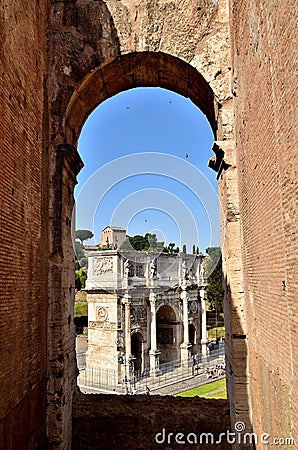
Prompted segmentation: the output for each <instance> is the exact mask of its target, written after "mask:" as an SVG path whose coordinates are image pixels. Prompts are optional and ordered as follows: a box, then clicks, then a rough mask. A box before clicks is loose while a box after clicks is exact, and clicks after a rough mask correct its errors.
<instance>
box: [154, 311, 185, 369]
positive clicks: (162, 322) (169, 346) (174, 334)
mask: <svg viewBox="0 0 298 450" xmlns="http://www.w3.org/2000/svg"><path fill="white" fill-rule="evenodd" d="M179 325H180V328H181V324H180V323H179V322H177V320H176V314H175V311H174V310H173V308H172V307H171V306H169V305H164V306H161V307H160V308H159V310H158V311H157V314H156V329H157V331H156V335H157V348H158V350H159V351H160V352H161V353H160V357H159V360H160V362H161V363H166V362H170V361H175V360H177V359H179V344H180V342H178V335H179V330H178V327H179Z"/></svg>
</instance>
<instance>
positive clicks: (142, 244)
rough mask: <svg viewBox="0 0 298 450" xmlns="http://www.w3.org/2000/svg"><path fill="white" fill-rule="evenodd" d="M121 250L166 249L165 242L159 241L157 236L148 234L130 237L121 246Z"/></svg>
mask: <svg viewBox="0 0 298 450" xmlns="http://www.w3.org/2000/svg"><path fill="white" fill-rule="evenodd" d="M120 249H121V250H137V251H160V252H162V251H163V249H164V242H159V241H158V240H157V237H156V234H151V233H146V234H145V236H141V235H140V234H136V235H135V236H129V237H127V238H126V240H125V241H124V242H123V243H122V244H121V246H120Z"/></svg>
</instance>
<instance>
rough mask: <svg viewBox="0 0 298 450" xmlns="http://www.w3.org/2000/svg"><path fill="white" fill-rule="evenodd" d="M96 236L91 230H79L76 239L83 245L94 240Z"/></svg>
mask: <svg viewBox="0 0 298 450" xmlns="http://www.w3.org/2000/svg"><path fill="white" fill-rule="evenodd" d="M93 236H94V234H93V233H92V231H89V230H77V231H76V239H79V241H81V244H82V245H83V242H84V241H86V240H87V239H91V238H93Z"/></svg>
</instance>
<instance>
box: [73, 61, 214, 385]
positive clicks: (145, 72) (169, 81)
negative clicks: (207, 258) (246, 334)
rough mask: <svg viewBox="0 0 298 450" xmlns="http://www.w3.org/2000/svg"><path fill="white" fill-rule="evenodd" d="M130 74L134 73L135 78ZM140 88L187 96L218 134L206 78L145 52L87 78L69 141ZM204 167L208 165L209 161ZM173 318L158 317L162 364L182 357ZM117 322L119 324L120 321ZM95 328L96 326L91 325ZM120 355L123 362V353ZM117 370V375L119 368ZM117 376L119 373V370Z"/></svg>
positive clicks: (77, 97)
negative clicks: (95, 114)
mask: <svg viewBox="0 0 298 450" xmlns="http://www.w3.org/2000/svg"><path fill="white" fill-rule="evenodd" d="M149 66H150V71H149ZM131 71H132V72H133V76H132V78H131ZM177 73H179V77H177ZM140 86H153V87H157V86H162V87H166V88H167V89H168V90H170V91H172V92H176V93H178V94H182V95H183V96H184V97H189V98H191V100H192V102H193V103H194V104H195V105H196V106H198V107H199V108H200V110H201V111H203V112H204V113H205V114H206V116H207V118H208V120H209V124H210V125H211V128H212V131H213V134H216V129H217V122H216V113H215V111H217V109H216V103H215V101H214V97H213V93H212V90H211V89H210V87H209V85H208V84H207V83H206V81H205V80H204V79H203V77H202V76H201V75H200V74H199V73H198V72H197V71H196V70H195V69H194V68H192V67H191V66H189V65H188V64H186V63H184V62H183V61H181V60H179V59H177V58H174V57H171V56H169V55H165V54H162V53H158V54H153V53H149V52H148V53H147V52H146V53H144V54H130V55H125V56H123V57H121V58H117V59H115V60H113V61H111V62H109V63H107V64H105V65H103V66H102V67H100V68H98V69H96V70H95V71H94V72H92V73H90V74H89V75H88V76H87V77H86V78H85V80H84V81H83V83H82V84H81V86H80V87H79V88H78V89H77V91H76V92H75V93H74V94H73V96H72V99H71V102H70V104H69V106H68V109H67V114H66V122H65V124H66V134H67V136H68V139H69V141H72V142H73V143H76V141H77V139H78V135H79V133H80V132H81V128H82V126H83V124H84V122H85V120H86V118H87V117H88V116H89V115H90V114H91V112H92V111H93V110H94V109H95V108H96V106H97V105H98V104H100V103H102V102H103V101H104V100H106V99H108V98H109V97H113V98H115V96H116V94H118V93H120V92H123V91H128V90H130V89H131V88H132V87H140ZM210 147H211V145H210ZM140 157H142V155H140ZM206 159H207V158H206ZM155 164H156V160H155ZM204 164H206V161H205V162H204ZM206 166H207V164H206ZM146 169H147V170H148V166H146ZM113 170H115V166H114V167H111V169H110V174H109V175H107V176H111V175H112V176H113ZM181 172H183V170H182V171H181ZM111 178H112V177H111ZM196 181H197V180H196ZM90 194H91V195H89V197H91V196H93V197H95V196H96V192H95V191H92V192H90ZM77 210H78V208H77ZM104 225H106V224H104ZM116 225H120V224H116ZM181 249H182V244H181ZM189 250H190V248H189ZM133 268H134V265H133V264H131V265H130V268H129V275H130V276H131V275H132V269H133ZM97 307H100V308H101V307H104V305H102V304H98V306H97ZM164 312H166V311H164ZM161 313H162V310H161ZM161 313H160V314H161ZM171 316H172V314H169V315H168V317H167V320H169V321H170V322H167V321H166V322H163V319H162V317H161V316H159V317H158V320H159V319H161V322H160V323H159V324H158V325H159V327H158V330H157V340H158V348H159V350H161V356H160V360H159V362H160V363H161V364H162V363H163V362H167V361H173V360H175V359H179V358H180V351H179V345H180V344H181V342H182V325H180V327H178V328H179V329H178V331H177V326H176V325H174V322H173V320H174V321H175V320H176V318H175V319H172V318H171ZM95 317H96V316H95ZM89 320H90V319H89ZM92 321H93V319H92ZM117 321H118V322H119V318H118V319H117ZM162 322H163V323H162ZM92 326H96V325H95V324H92ZM92 333H94V330H92ZM170 335H171V336H170ZM133 336H134V335H132V341H131V346H132V347H131V349H132V351H131V353H132V355H134V352H135V353H136V354H137V357H136V358H137V359H136V360H134V363H133V364H134V367H135V370H139V369H140V368H141V364H142V361H141V358H140V340H139V339H137V337H133ZM112 341H113V342H116V341H118V336H116V335H115V336H114V337H113V339H112ZM147 347H148V348H146V352H147V353H148V351H149V348H150V338H149V340H148V342H147ZM147 353H146V355H147ZM120 356H121V358H122V359H123V355H122V353H121V355H120ZM147 357H148V355H147ZM121 358H120V359H121ZM114 360H115V361H117V358H114ZM124 363H125V360H123V366H120V369H121V370H122V371H125V370H127V369H126V368H125V364H124ZM109 368H110V367H109ZM118 369H119V367H118ZM114 370H115V371H116V372H117V368H116V367H115V369H114ZM118 373H120V372H119V370H118ZM118 378H119V379H122V378H123V376H122V375H119V376H118Z"/></svg>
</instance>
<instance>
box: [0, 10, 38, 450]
mask: <svg viewBox="0 0 298 450" xmlns="http://www.w3.org/2000/svg"><path fill="white" fill-rule="evenodd" d="M45 3H46V2H43V4H42V2H40V3H39V2H32V1H23V2H19V1H10V2H4V1H1V2H0V20H1V25H0V40H1V49H0V58H1V65H0V67H1V69H0V70H1V83H0V111H1V121H0V157H1V164H0V230H1V245H0V259H1V283H0V291H1V293H0V298H1V300H0V307H1V326H0V342H1V372H0V448H1V449H5V450H8V449H11V448H13V449H17V448H18V449H19V448H25V447H26V448H29V447H30V448H33V447H35V446H36V445H40V446H41V447H42V446H43V443H44V439H45V408H46V397H45V393H46V375H47V373H46V370H47V366H46V335H47V330H46V312H47V297H46V290H47V281H46V280H47V262H46V258H47V212H46V211H47V200H46V198H47V194H46V190H47V185H46V171H47V154H46V145H45V139H46V128H44V127H43V122H44V118H45V115H46V108H45V103H44V75H45V64H44V61H45V45H44V44H45V42H44V36H45V34H44V31H43V21H44V17H45Z"/></svg>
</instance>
